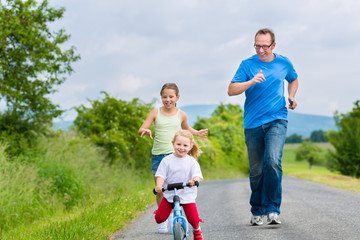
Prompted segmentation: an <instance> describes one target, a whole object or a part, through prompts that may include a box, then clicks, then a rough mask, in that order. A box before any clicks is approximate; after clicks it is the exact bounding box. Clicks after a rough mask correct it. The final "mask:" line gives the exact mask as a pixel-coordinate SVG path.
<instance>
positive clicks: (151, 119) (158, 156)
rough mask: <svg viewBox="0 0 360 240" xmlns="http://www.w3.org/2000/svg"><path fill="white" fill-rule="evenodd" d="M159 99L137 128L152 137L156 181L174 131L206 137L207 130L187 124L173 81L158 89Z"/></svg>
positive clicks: (164, 227)
mask: <svg viewBox="0 0 360 240" xmlns="http://www.w3.org/2000/svg"><path fill="white" fill-rule="evenodd" d="M160 96H161V100H162V103H163V106H161V107H160V108H155V109H153V110H152V111H151V112H150V113H149V114H148V116H147V117H146V120H145V121H144V123H143V124H142V126H141V127H140V129H139V135H140V137H143V136H145V135H149V137H150V139H154V144H153V148H152V157H151V173H152V174H153V175H154V180H155V183H156V178H155V173H156V170H157V168H158V166H159V164H160V162H161V160H162V159H163V158H164V157H165V156H167V155H169V154H171V153H173V152H174V148H173V145H172V143H171V140H172V139H173V137H174V136H175V133H176V132H177V131H178V130H180V129H186V130H189V131H190V132H191V133H192V134H193V135H194V136H198V137H206V135H207V132H208V130H207V129H202V130H199V131H197V130H195V129H193V128H191V127H190V126H189V123H188V120H187V115H186V113H185V112H184V111H181V110H180V109H178V108H177V107H176V102H177V101H178V100H179V98H180V95H179V88H178V87H177V85H176V84H175V83H166V84H164V86H163V87H162V88H161V91H160ZM152 123H154V132H155V137H154V138H153V137H152V134H151V130H150V129H149V128H150V126H151V124H152ZM162 197H163V195H162V194H161V193H160V194H157V195H156V202H157V204H158V205H159V204H160V202H161V199H162ZM159 232H160V233H165V232H167V222H164V224H163V225H162V224H160V226H159Z"/></svg>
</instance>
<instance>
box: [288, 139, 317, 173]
mask: <svg viewBox="0 0 360 240" xmlns="http://www.w3.org/2000/svg"><path fill="white" fill-rule="evenodd" d="M322 151H323V150H322V148H321V147H319V146H316V145H315V144H313V143H312V142H309V141H305V142H303V143H302V145H301V146H300V147H298V148H297V149H296V151H295V153H296V160H297V161H302V160H305V161H308V162H309V168H311V167H312V166H313V165H314V164H316V163H322V162H324V159H323V158H322V155H321V153H322Z"/></svg>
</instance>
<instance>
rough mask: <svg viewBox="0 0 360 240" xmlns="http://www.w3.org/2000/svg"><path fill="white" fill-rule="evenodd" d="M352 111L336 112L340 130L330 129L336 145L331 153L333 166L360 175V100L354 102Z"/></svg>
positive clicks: (352, 174) (329, 135)
mask: <svg viewBox="0 0 360 240" xmlns="http://www.w3.org/2000/svg"><path fill="white" fill-rule="evenodd" d="M354 105H355V106H354V108H353V109H352V111H351V112H349V113H345V114H339V113H338V112H336V113H335V123H336V126H337V127H338V131H334V130H332V131H329V132H328V133H327V135H326V136H327V138H328V139H329V142H330V143H331V144H332V145H333V146H334V148H335V152H332V153H331V156H332V168H334V169H335V170H338V171H340V172H341V173H342V174H345V175H349V176H353V177H357V178H359V177H360V101H359V100H357V101H356V102H355V103H354Z"/></svg>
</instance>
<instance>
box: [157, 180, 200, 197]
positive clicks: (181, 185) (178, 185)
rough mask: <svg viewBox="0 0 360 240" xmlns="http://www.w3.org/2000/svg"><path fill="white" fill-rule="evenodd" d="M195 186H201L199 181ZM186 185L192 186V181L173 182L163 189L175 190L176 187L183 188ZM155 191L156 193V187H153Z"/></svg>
mask: <svg viewBox="0 0 360 240" xmlns="http://www.w3.org/2000/svg"><path fill="white" fill-rule="evenodd" d="M195 186H196V187H199V181H195ZM184 187H191V186H190V183H182V182H180V183H171V184H169V185H167V187H166V188H162V191H163V192H165V191H171V190H174V189H175V188H176V189H183V188H184ZM153 193H154V194H155V195H156V194H157V192H156V191H155V188H154V189H153Z"/></svg>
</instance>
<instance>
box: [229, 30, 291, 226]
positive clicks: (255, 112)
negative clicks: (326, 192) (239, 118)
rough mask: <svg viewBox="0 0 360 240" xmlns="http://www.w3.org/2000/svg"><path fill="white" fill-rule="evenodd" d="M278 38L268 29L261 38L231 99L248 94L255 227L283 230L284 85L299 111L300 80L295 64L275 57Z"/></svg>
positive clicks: (237, 79) (233, 83)
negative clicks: (271, 225)
mask: <svg viewBox="0 0 360 240" xmlns="http://www.w3.org/2000/svg"><path fill="white" fill-rule="evenodd" d="M275 46H276V42H275V35H274V33H273V32H272V31H271V30H270V29H267V28H264V29H260V30H259V31H258V32H257V33H256V34H255V44H254V47H255V50H256V55H254V56H252V57H250V58H248V59H246V60H244V61H242V62H241V64H240V67H239V68H238V70H237V72H236V74H235V76H234V78H233V79H232V81H231V83H230V85H229V89H228V94H229V96H234V95H239V94H241V93H243V92H245V96H246V98H245V106H244V110H245V111H244V129H245V142H246V146H247V150H248V157H249V166H250V176H249V178H250V188H251V197H250V205H251V213H252V218H251V220H250V224H251V225H261V224H263V216H264V215H267V222H268V224H280V223H281V221H280V219H279V214H280V204H281V198H282V188H281V180H282V167H281V157H282V150H283V147H284V143H285V137H286V130H287V113H288V111H287V108H286V100H285V97H284V80H286V81H287V82H288V92H289V99H288V100H289V106H288V107H289V108H290V109H292V110H294V109H295V108H296V106H297V103H296V101H295V99H294V97H295V93H296V91H297V89H298V79H297V77H298V75H297V73H296V71H295V69H294V67H293V65H292V64H291V62H290V60H289V59H288V58H286V57H284V56H282V55H280V54H277V53H273V50H274V48H275Z"/></svg>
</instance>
